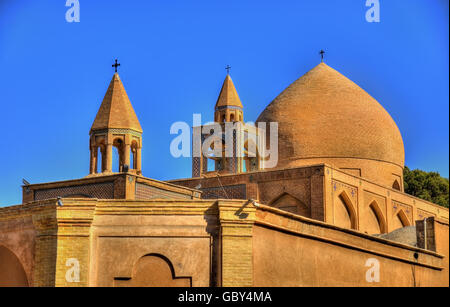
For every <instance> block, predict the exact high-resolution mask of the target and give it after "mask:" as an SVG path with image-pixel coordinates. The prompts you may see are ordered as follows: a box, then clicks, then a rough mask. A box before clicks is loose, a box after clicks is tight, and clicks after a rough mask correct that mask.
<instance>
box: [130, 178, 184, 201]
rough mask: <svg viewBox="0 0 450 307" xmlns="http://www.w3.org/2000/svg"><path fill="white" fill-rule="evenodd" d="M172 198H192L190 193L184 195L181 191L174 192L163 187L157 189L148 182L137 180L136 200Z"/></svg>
mask: <svg viewBox="0 0 450 307" xmlns="http://www.w3.org/2000/svg"><path fill="white" fill-rule="evenodd" d="M158 198H160V199H161V198H162V199H170V198H176V199H180V198H183V199H190V197H189V196H188V195H182V194H179V193H173V192H170V191H164V190H161V189H157V188H154V187H151V186H148V185H146V184H142V183H139V182H137V183H136V194H135V199H136V200H148V199H158Z"/></svg>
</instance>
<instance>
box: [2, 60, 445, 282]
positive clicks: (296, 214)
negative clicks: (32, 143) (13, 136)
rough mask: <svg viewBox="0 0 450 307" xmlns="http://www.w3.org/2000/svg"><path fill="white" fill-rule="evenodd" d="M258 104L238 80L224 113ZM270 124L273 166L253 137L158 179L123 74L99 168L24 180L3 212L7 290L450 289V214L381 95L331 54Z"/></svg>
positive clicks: (94, 132)
mask: <svg viewBox="0 0 450 307" xmlns="http://www.w3.org/2000/svg"><path fill="white" fill-rule="evenodd" d="M244 106H245V103H242V102H241V100H240V98H239V95H238V93H237V90H236V88H235V86H234V84H233V81H232V80H231V77H230V76H229V75H227V76H226V78H225V81H224V83H223V86H222V89H221V92H220V94H219V97H218V99H217V102H216V105H215V107H214V112H215V113H214V120H215V122H216V123H217V124H218V125H219V126H224V125H226V124H229V123H232V124H235V123H243V122H244ZM262 122H264V123H270V122H274V123H278V150H277V153H278V159H277V160H278V161H277V164H276V166H275V167H268V164H267V161H266V158H265V154H264V153H265V151H266V147H265V146H262V147H258V146H251V144H250V143H251V138H250V137H248V135H247V136H245V135H243V136H242V139H243V140H244V142H243V143H242V144H240V143H239V144H240V145H239V146H241V145H242V148H240V149H239V150H241V151H242V152H243V155H241V156H236V155H232V156H226V155H225V154H224V152H225V149H224V151H220V152H219V153H217V152H216V153H215V154H213V155H207V154H200V156H194V157H193V158H192V178H186V179H175V180H170V181H166V182H162V181H158V180H154V179H150V178H146V177H144V176H143V174H142V170H141V165H142V163H143V162H145V161H142V156H141V149H142V146H143V142H142V141H143V129H142V127H141V125H140V123H139V120H138V117H137V115H136V114H135V112H134V110H133V107H132V105H131V102H130V100H129V99H128V96H127V93H126V91H125V88H124V86H123V84H122V82H121V80H120V78H119V75H118V74H117V73H115V74H114V76H113V78H112V80H111V82H110V84H109V87H108V89H107V92H106V94H105V97H104V99H103V101H102V103H101V106H100V108H99V111H98V113H97V116H96V117H95V120H94V123H93V124H92V127H91V130H90V135H89V152H90V167H89V174H88V175H87V176H86V177H84V178H81V179H74V180H68V181H59V182H49V183H41V184H25V185H24V186H23V187H22V190H23V201H22V204H20V205H16V206H9V207H4V208H0V286H115V287H127V286H183V287H189V286H202V287H209V286H224V287H226V286H245V287H248V286H448V285H449V271H448V270H449V260H448V257H449V233H448V226H449V224H448V216H449V214H448V209H446V208H443V207H441V206H438V205H436V204H433V203H430V202H427V201H424V200H422V199H418V198H416V197H413V196H411V195H408V194H405V193H404V190H403V168H404V156H405V152H404V146H403V141H402V136H401V134H400V131H399V129H398V127H397V126H396V124H395V122H394V120H393V119H392V118H391V116H390V115H389V114H388V113H387V112H386V110H385V109H384V108H383V107H382V106H381V104H380V103H378V102H377V101H376V100H375V99H374V98H372V97H371V96H370V95H369V94H367V93H366V92H365V91H364V90H362V89H361V88H360V87H359V86H358V85H356V84H355V83H353V82H352V81H351V80H349V79H348V78H346V77H345V76H343V75H342V74H340V73H339V72H337V71H336V70H334V69H333V68H331V67H329V66H328V65H326V64H325V63H320V64H319V65H318V66H316V67H314V68H313V69H312V70H310V71H309V72H308V73H306V74H305V75H303V76H302V77H300V78H299V79H298V80H296V81H295V82H294V83H292V84H291V85H290V86H289V87H287V88H286V89H285V90H284V91H283V92H282V93H281V94H280V95H279V96H278V97H277V98H275V100H273V102H272V103H270V104H269V105H268V106H267V107H266V109H265V110H264V111H263V112H262V113H261V114H260V116H259V117H258V119H257V120H256V123H262ZM202 128H203V127H194V129H193V132H194V133H197V132H196V131H198V129H200V130H199V131H201V130H202ZM269 130H270V129H268V130H267V131H266V132H267V133H265V134H261V133H260V134H257V135H256V137H257V138H263V139H265V142H263V144H266V143H267V144H269V143H270V142H268V140H266V138H268V135H269V132H270V131H269ZM244 133H245V132H244ZM246 133H250V132H249V130H247V132H246ZM240 137H241V135H239V133H235V134H233V137H232V140H233V143H232V145H233V146H234V147H233V149H232V152H233V153H236V148H235V147H237V146H235V145H236V144H237V143H238V142H236V140H237V139H239V138H240ZM200 140H201V141H200V142H199V143H195V142H194V143H193V146H194V148H193V151H194V150H196V146H197V147H198V148H201V147H202V146H203V143H204V141H205V139H204V138H203V137H201V138H200ZM226 146H229V145H226ZM114 148H116V149H117V153H118V165H119V169H118V172H113V168H112V165H113V161H112V160H113V159H114V157H113V154H112V153H113V149H114ZM198 148H197V149H198ZM199 152H201V150H199Z"/></svg>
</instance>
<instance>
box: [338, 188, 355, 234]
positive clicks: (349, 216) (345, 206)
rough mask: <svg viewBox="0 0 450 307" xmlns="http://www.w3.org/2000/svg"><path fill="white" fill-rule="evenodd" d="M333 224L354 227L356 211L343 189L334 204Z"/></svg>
mask: <svg viewBox="0 0 450 307" xmlns="http://www.w3.org/2000/svg"><path fill="white" fill-rule="evenodd" d="M334 224H335V225H336V226H338V227H342V228H348V229H356V228H357V225H356V224H357V223H356V211H355V209H354V207H353V204H352V202H351V200H350V197H348V195H347V193H346V192H345V191H342V192H341V194H339V196H338V197H337V198H336V201H335V205H334Z"/></svg>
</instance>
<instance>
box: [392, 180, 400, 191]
mask: <svg viewBox="0 0 450 307" xmlns="http://www.w3.org/2000/svg"><path fill="white" fill-rule="evenodd" d="M392 188H393V189H394V190H398V191H401V188H400V183H398V180H397V179H395V180H394V183H393V184H392Z"/></svg>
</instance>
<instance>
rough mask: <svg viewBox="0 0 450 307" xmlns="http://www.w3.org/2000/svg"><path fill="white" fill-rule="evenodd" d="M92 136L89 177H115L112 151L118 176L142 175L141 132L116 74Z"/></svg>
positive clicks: (101, 106)
mask: <svg viewBox="0 0 450 307" xmlns="http://www.w3.org/2000/svg"><path fill="white" fill-rule="evenodd" d="M116 68H117V67H116ZM89 134H90V141H89V149H90V153H91V158H90V172H89V173H90V175H95V174H111V173H113V168H112V167H113V147H115V148H117V153H118V157H119V161H118V165H119V172H130V173H134V174H137V175H141V174H142V171H141V148H142V128H141V125H140V123H139V120H138V118H137V116H136V113H135V112H134V109H133V106H132V105H131V102H130V99H129V98H128V95H127V93H126V91H125V88H124V86H123V84H122V81H121V80H120V78H119V74H118V73H117V71H116V73H115V74H114V76H113V78H112V80H111V83H110V84H109V87H108V90H107V91H106V94H105V97H104V98H103V101H102V104H101V105H100V109H99V110H98V113H97V116H96V117H95V120H94V123H93V124H92V127H91V130H90V133H89Z"/></svg>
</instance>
